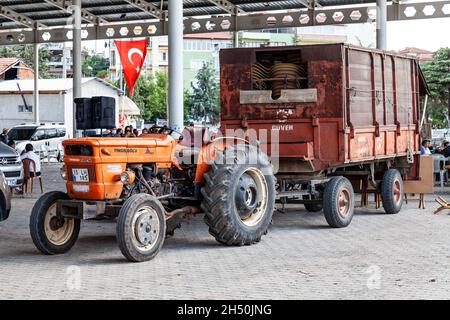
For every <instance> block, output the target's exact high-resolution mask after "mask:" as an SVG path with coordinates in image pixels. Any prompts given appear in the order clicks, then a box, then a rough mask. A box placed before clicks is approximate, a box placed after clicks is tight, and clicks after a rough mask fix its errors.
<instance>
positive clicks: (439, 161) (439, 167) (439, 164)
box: [433, 154, 448, 191]
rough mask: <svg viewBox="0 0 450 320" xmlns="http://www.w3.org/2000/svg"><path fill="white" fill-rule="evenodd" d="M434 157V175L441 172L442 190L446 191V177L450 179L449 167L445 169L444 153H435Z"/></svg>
mask: <svg viewBox="0 0 450 320" xmlns="http://www.w3.org/2000/svg"><path fill="white" fill-rule="evenodd" d="M433 157H434V171H433V172H434V175H436V174H439V181H440V185H441V191H444V178H446V179H447V181H448V174H447V169H445V157H444V156H443V155H442V154H433Z"/></svg>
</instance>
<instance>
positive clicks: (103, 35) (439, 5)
mask: <svg viewBox="0 0 450 320" xmlns="http://www.w3.org/2000/svg"><path fill="white" fill-rule="evenodd" d="M396 6H398V7H397V8H396ZM430 6H433V9H434V11H433V12H432V14H431V13H430V12H431V11H427V10H425V8H428V9H430ZM369 10H370V11H371V12H372V11H375V10H376V7H375V6H366V7H364V6H363V7H359V6H355V7H353V6H350V7H342V8H335V9H327V8H315V9H314V16H312V17H311V16H310V15H309V12H308V9H301V10H296V11H294V12H292V11H291V12H285V13H279V12H277V13H271V12H267V13H263V14H258V15H239V16H238V17H239V19H237V20H236V19H235V17H233V16H224V17H211V18H202V19H196V18H188V19H185V20H183V22H182V23H184V33H185V34H196V33H213V32H235V31H240V30H258V29H270V28H286V27H293V28H295V27H308V26H312V25H313V20H314V24H315V25H341V24H355V23H365V22H370V21H373V17H372V16H371V15H369ZM424 11H425V12H424ZM338 13H339V14H338ZM289 17H290V18H289ZM445 17H447V18H450V0H446V1H439V2H434V1H430V2H422V3H401V4H397V5H388V6H387V21H403V20H416V19H433V18H445ZM180 29H183V28H180ZM68 30H70V29H67V27H65V28H63V27H61V28H52V29H39V30H37V32H36V34H35V33H34V32H33V31H32V30H27V29H23V30H2V31H0V45H13V44H27V43H35V42H39V43H49V42H65V41H71V40H72V39H71V38H70V37H68ZM83 30H84V33H83V40H96V39H99V40H100V39H102V40H103V39H121V38H137V37H151V36H164V35H167V30H168V28H167V21H165V20H163V21H154V22H129V23H124V24H103V25H88V26H84V28H83Z"/></svg>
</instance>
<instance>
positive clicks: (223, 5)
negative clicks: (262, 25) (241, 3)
mask: <svg viewBox="0 0 450 320" xmlns="http://www.w3.org/2000/svg"><path fill="white" fill-rule="evenodd" d="M207 1H208V2H209V3H212V4H213V5H215V6H216V7H219V8H220V9H222V10H223V11H226V12H228V13H230V14H241V13H245V11H244V10H242V9H241V8H239V7H238V6H236V5H234V4H233V3H231V2H230V1H227V0H207Z"/></svg>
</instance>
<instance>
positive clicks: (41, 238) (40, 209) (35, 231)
mask: <svg viewBox="0 0 450 320" xmlns="http://www.w3.org/2000/svg"><path fill="white" fill-rule="evenodd" d="M65 199H69V196H68V195H67V194H66V193H64V192H61V191H52V192H48V193H46V194H44V195H43V196H42V197H41V198H39V200H38V201H37V202H36V204H35V205H34V207H33V210H32V212H31V217H30V225H29V227H30V234H31V239H32V240H33V243H34V245H35V246H36V248H38V249H39V251H41V252H42V253H43V254H46V255H56V254H64V253H66V252H68V251H69V250H70V249H71V248H72V247H73V246H74V245H75V243H76V241H77V239H78V235H79V233H80V220H77V219H74V222H75V226H74V231H73V234H72V236H71V238H70V239H69V240H68V241H67V243H66V244H65V245H62V246H55V245H53V244H52V243H50V242H49V241H47V237H46V235H45V230H44V227H45V226H44V219H45V215H46V213H47V210H48V208H49V207H50V206H51V205H52V204H54V203H55V202H56V201H57V200H65Z"/></svg>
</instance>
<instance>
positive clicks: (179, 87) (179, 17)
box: [168, 1, 184, 131]
mask: <svg viewBox="0 0 450 320" xmlns="http://www.w3.org/2000/svg"><path fill="white" fill-rule="evenodd" d="M168 2H169V11H168V12H169V115H168V116H169V126H170V127H171V128H172V129H174V130H178V131H180V130H181V129H182V128H183V126H184V105H183V104H184V101H183V100H184V99H183V93H184V88H183V83H184V82H183V1H168Z"/></svg>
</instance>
